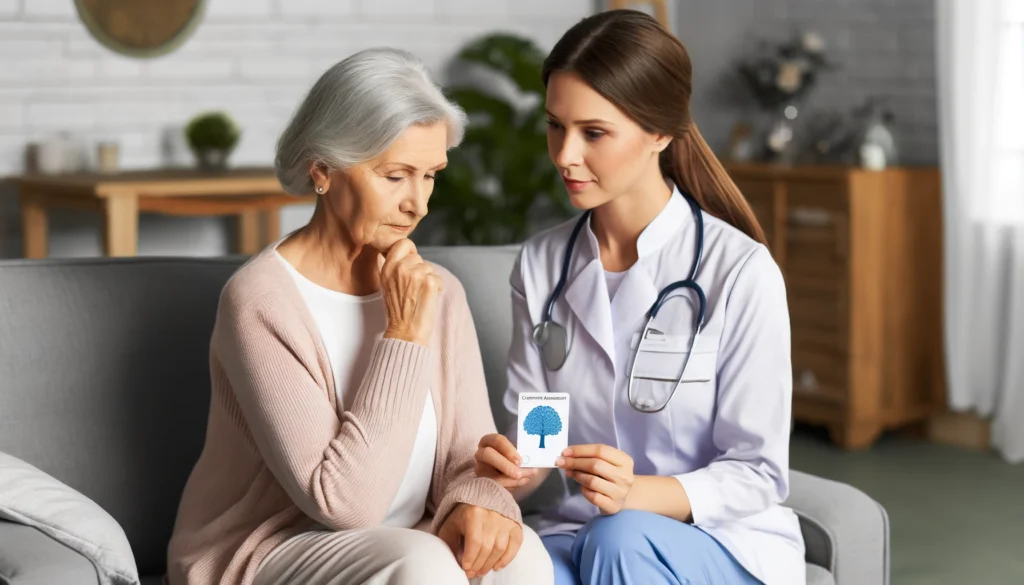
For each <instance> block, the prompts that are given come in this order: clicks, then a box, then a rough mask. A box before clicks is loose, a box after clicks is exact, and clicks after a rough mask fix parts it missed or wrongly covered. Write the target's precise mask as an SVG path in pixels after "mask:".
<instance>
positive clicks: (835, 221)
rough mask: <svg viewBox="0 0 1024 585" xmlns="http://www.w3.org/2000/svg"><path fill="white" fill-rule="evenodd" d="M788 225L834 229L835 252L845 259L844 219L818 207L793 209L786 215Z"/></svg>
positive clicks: (846, 236) (845, 232) (847, 236)
mask: <svg viewBox="0 0 1024 585" xmlns="http://www.w3.org/2000/svg"><path fill="white" fill-rule="evenodd" d="M788 218H789V223H790V225H794V226H801V227H815V228H827V227H832V228H834V235H835V240H836V242H835V244H836V245H835V251H836V255H837V256H839V257H840V258H846V255H847V252H848V250H847V246H846V243H847V242H846V240H847V238H849V234H848V233H847V225H846V224H847V222H846V217H844V216H842V215H839V214H836V213H835V212H832V211H829V210H827V209H822V208H820V207H794V208H792V209H790V210H789V214H788Z"/></svg>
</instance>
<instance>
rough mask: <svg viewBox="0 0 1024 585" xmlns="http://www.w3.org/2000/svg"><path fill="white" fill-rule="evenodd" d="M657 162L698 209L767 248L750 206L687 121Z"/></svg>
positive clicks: (692, 124) (702, 138) (762, 232)
mask: <svg viewBox="0 0 1024 585" xmlns="http://www.w3.org/2000/svg"><path fill="white" fill-rule="evenodd" d="M661 162H662V169H663V171H665V172H666V174H667V175H668V176H669V178H670V179H672V180H673V181H675V183H676V185H678V186H679V188H680V189H683V190H685V191H686V192H688V193H689V194H690V195H692V196H693V198H694V199H695V200H696V201H697V204H698V205H700V207H701V209H703V210H704V211H707V212H708V213H710V214H711V215H713V216H715V217H717V218H718V219H721V220H722V221H724V222H726V223H728V224H730V225H732V226H733V227H735V228H737V229H738V230H740V231H741V232H743V233H745V234H747V235H748V236H750V237H751V238H753V239H754V240H756V241H758V242H760V243H762V244H765V245H766V246H767V245H768V242H767V240H766V239H765V236H764V230H762V229H761V225H760V224H759V223H758V221H757V217H756V216H755V215H754V212H753V210H752V209H751V208H750V204H748V203H747V200H746V198H745V197H743V194H742V193H741V192H740V189H739V187H737V186H736V183H734V182H733V180H732V178H731V177H730V176H729V174H728V173H727V172H726V171H725V168H724V167H723V166H722V163H720V162H718V157H716V156H715V153H714V152H712V151H711V147H709V146H708V144H707V142H705V141H704V137H703V136H701V134H700V131H699V130H697V124H696V123H693V122H691V123H690V125H689V128H688V129H687V132H686V134H685V135H684V136H683V137H682V138H680V139H677V140H673V141H672V143H671V144H669V146H668V148H666V149H665V151H664V153H663V154H662V161H661Z"/></svg>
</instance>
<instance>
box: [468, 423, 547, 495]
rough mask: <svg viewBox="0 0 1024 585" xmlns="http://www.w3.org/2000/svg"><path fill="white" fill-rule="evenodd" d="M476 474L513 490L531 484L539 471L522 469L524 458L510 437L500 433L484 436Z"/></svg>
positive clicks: (478, 451) (479, 447)
mask: <svg viewBox="0 0 1024 585" xmlns="http://www.w3.org/2000/svg"><path fill="white" fill-rule="evenodd" d="M475 457H476V474H477V475H478V476H480V477H486V478H488V479H493V480H494V481H496V482H498V483H499V484H501V487H503V488H505V489H507V490H511V489H513V488H517V487H521V486H524V485H526V484H528V483H529V482H530V478H532V477H533V476H535V475H537V469H535V468H527V469H522V468H520V467H519V465H520V464H521V463H522V458H521V457H520V456H519V452H518V451H516V448H515V445H513V444H512V441H509V440H508V437H506V436H505V435H502V434H500V433H492V434H490V435H484V437H483V438H482V439H480V444H479V445H477V450H476V456H475Z"/></svg>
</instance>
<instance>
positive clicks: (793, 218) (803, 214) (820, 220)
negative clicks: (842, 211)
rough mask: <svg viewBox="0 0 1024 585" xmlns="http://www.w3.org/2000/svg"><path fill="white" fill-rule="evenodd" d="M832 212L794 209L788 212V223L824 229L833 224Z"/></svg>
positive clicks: (818, 209) (812, 208)
mask: <svg viewBox="0 0 1024 585" xmlns="http://www.w3.org/2000/svg"><path fill="white" fill-rule="evenodd" d="M832 215H833V214H832V212H831V211H829V210H827V209H821V208H815V207H794V208H793V209H790V210H789V223H791V224H794V225H804V226H813V227H825V226H829V225H832V224H833V223H835V220H834V219H833V217H832Z"/></svg>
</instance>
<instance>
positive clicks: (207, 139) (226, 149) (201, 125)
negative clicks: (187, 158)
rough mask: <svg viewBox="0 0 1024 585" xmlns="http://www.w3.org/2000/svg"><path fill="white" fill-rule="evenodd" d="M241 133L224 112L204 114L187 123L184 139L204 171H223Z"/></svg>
mask: <svg viewBox="0 0 1024 585" xmlns="http://www.w3.org/2000/svg"><path fill="white" fill-rule="evenodd" d="M240 136H241V131H240V130H239V129H238V126H237V125H235V122H234V120H232V119H231V117H230V116H228V115H227V114H226V113H224V112H206V113H203V114H199V115H198V116H196V117H195V118H192V120H191V121H189V123H188V125H187V126H186V127H185V138H186V140H188V145H189V148H191V149H192V152H193V154H195V157H196V162H197V163H198V166H199V168H200V169H202V170H204V171H223V170H225V169H226V168H227V166H228V158H229V157H230V156H231V152H232V151H233V150H234V149H235V146H236V145H237V144H238V139H239V137H240Z"/></svg>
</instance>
